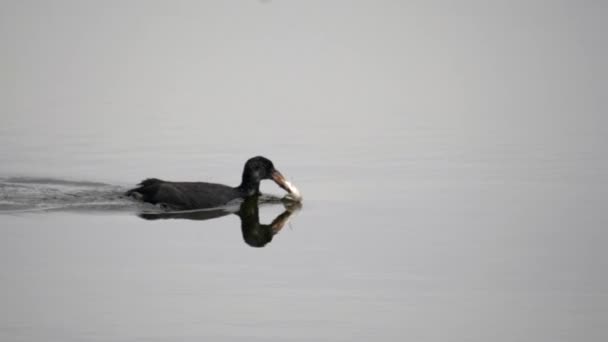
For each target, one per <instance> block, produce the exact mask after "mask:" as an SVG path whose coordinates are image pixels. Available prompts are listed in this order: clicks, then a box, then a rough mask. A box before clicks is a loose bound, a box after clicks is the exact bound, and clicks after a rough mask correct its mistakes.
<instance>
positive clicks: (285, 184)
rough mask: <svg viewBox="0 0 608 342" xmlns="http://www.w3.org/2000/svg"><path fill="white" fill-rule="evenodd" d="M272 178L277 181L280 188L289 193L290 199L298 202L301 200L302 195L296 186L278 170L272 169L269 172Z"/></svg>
mask: <svg viewBox="0 0 608 342" xmlns="http://www.w3.org/2000/svg"><path fill="white" fill-rule="evenodd" d="M271 177H272V180H274V182H275V183H277V184H278V185H279V186H280V187H281V188H283V189H284V190H285V191H287V192H288V193H289V195H288V197H289V198H290V199H291V200H292V201H296V202H300V201H302V195H301V194H300V191H299V190H298V188H296V187H295V186H294V185H293V184H291V182H290V181H288V180H287V179H286V178H285V177H284V176H283V175H282V174H281V173H280V172H279V171H277V170H272V173H271Z"/></svg>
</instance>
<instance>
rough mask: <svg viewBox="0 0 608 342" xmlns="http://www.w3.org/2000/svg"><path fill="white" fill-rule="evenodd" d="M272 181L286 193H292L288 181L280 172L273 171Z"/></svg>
mask: <svg viewBox="0 0 608 342" xmlns="http://www.w3.org/2000/svg"><path fill="white" fill-rule="evenodd" d="M271 177H272V180H273V181H274V182H275V183H277V185H278V186H280V187H281V188H283V189H285V191H287V192H290V190H289V186H288V185H287V179H285V177H283V175H282V174H281V173H280V172H279V171H278V170H276V169H275V170H272V173H271Z"/></svg>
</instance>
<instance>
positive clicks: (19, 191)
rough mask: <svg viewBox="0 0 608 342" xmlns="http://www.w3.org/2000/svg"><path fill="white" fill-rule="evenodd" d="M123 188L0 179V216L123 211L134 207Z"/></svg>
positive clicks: (84, 183)
mask: <svg viewBox="0 0 608 342" xmlns="http://www.w3.org/2000/svg"><path fill="white" fill-rule="evenodd" d="M125 191H126V189H125V188H123V187H120V186H114V185H109V184H104V183H97V182H78V181H69V180H61V179H50V178H25V177H13V178H0V213H18V212H34V211H45V210H112V211H114V210H126V211H132V210H136V209H137V208H138V206H137V203H136V202H134V201H133V200H131V199H129V198H127V197H125V196H124V195H123V194H124V192H125Z"/></svg>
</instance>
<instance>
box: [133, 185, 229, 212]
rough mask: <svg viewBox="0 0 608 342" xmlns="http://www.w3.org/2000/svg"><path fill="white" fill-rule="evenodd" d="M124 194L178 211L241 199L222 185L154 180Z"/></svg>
mask: <svg viewBox="0 0 608 342" xmlns="http://www.w3.org/2000/svg"><path fill="white" fill-rule="evenodd" d="M126 194H127V195H129V196H134V197H137V198H140V199H141V200H142V201H144V202H148V203H152V204H162V205H165V206H167V207H169V208H172V209H178V210H188V209H204V208H214V207H219V206H222V205H225V204H226V203H228V202H230V201H231V200H234V199H236V198H239V197H241V194H240V192H239V191H238V190H237V189H235V188H232V187H229V186H226V185H222V184H215V183H204V182H166V181H163V180H160V179H156V178H150V179H146V180H144V181H142V182H141V183H140V184H139V186H138V187H137V188H134V189H131V190H129V191H127V193H126Z"/></svg>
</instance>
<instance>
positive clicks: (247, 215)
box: [139, 196, 302, 247]
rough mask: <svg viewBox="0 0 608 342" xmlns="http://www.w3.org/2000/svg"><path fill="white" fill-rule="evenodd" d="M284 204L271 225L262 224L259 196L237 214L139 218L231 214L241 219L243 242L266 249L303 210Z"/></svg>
mask: <svg viewBox="0 0 608 342" xmlns="http://www.w3.org/2000/svg"><path fill="white" fill-rule="evenodd" d="M266 203H271V202H266ZM282 203H283V205H284V207H285V211H284V212H283V213H281V214H280V215H278V216H277V217H276V218H275V219H274V220H272V222H271V223H270V224H262V223H260V215H259V197H257V196H256V197H250V198H247V199H246V200H245V201H243V202H242V203H241V205H240V206H239V209H238V211H236V212H233V211H230V210H228V209H222V208H219V209H212V210H199V211H188V212H166V213H141V214H139V216H140V217H141V218H144V219H146V220H157V219H187V220H211V219H215V218H218V217H222V216H226V215H229V214H236V215H238V216H239V217H240V218H241V231H242V232H243V240H244V241H245V242H246V243H247V244H248V245H249V246H251V247H264V246H265V245H266V244H267V243H269V242H270V241H272V237H273V236H274V235H275V234H277V233H278V232H279V231H280V230H281V229H282V228H283V227H284V226H285V224H286V223H287V222H288V221H289V218H290V217H291V215H293V214H294V213H296V212H298V211H299V210H300V209H301V208H302V204H300V203H297V202H292V201H284V202H282Z"/></svg>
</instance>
